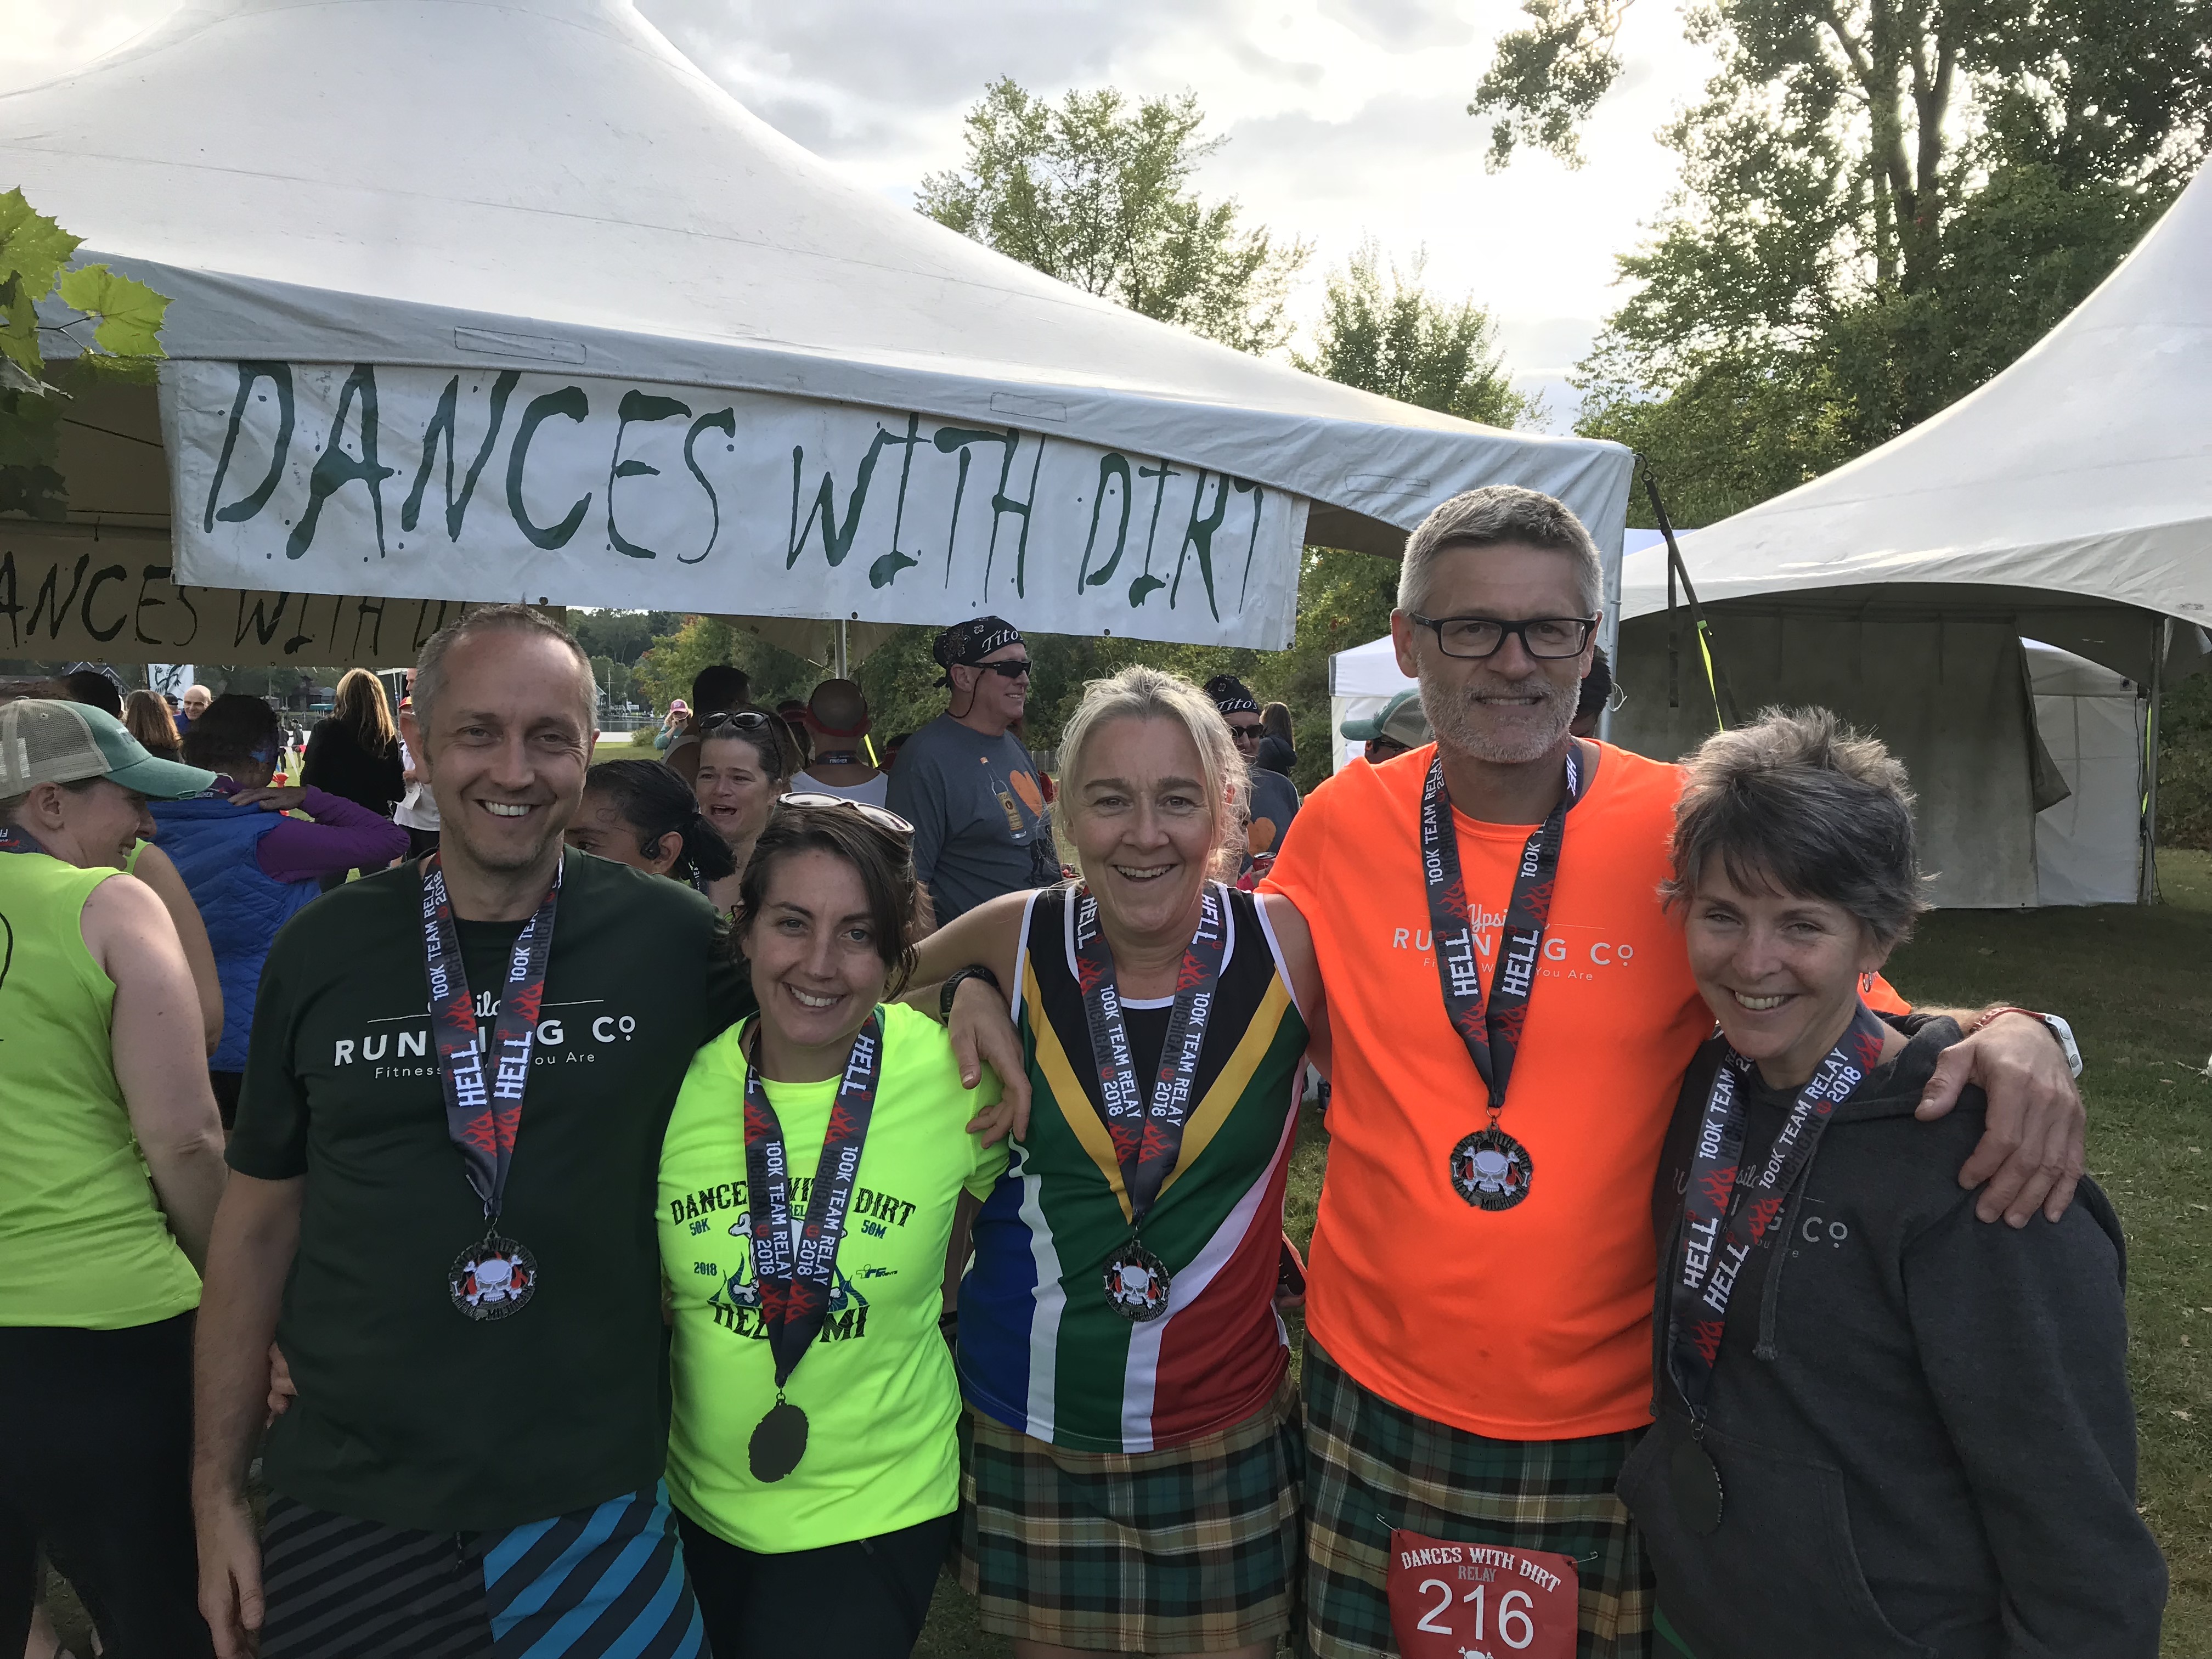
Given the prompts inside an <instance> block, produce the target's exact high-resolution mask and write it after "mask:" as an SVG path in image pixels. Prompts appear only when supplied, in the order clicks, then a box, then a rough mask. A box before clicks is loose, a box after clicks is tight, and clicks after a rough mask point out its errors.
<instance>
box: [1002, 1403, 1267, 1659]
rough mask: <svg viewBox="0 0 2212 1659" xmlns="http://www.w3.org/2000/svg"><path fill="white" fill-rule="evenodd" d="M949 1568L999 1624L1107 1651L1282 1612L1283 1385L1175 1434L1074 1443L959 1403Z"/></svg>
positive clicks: (1148, 1648) (1262, 1622)
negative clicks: (1118, 1447) (1111, 1448)
mask: <svg viewBox="0 0 2212 1659" xmlns="http://www.w3.org/2000/svg"><path fill="white" fill-rule="evenodd" d="M960 1439H961V1466H962V1467H961V1479H960V1486H961V1498H962V1499H963V1502H962V1503H961V1505H960V1529H959V1534H958V1537H959V1557H960V1582H961V1583H962V1584H963V1585H964V1586H965V1587H966V1588H967V1589H969V1591H970V1592H971V1593H972V1594H973V1595H975V1597H976V1599H977V1600H978V1601H979V1602H980V1603H981V1613H980V1615H979V1617H980V1622H981V1625H982V1626H983V1628H984V1629H985V1630H987V1631H990V1632H994V1633H995V1634H998V1635H1000V1636H1012V1637H1018V1638H1023V1639H1025V1640H1028V1641H1031V1642H1044V1643H1050V1644H1054V1645H1057V1646H1060V1647H1068V1648H1092V1649H1103V1650H1107V1651H1109V1652H1119V1653H1214V1652H1218V1651H1220V1650H1223V1649H1225V1648H1236V1647H1242V1646H1243V1645H1245V1644H1248V1643H1252V1642H1261V1641H1267V1642H1272V1641H1274V1640H1276V1639H1277V1638H1280V1637H1282V1636H1284V1635H1286V1634H1287V1633H1288V1632H1289V1631H1290V1628H1291V1595H1292V1592H1293V1589H1294V1588H1295V1585H1296V1583H1297V1525H1298V1464H1299V1446H1298V1427H1297V1394H1296V1391H1295V1390H1294V1389H1293V1388H1292V1387H1291V1383H1290V1379H1289V1378H1288V1376H1285V1378H1284V1381H1283V1383H1282V1386H1281V1387H1280V1388H1279V1389H1277V1390H1276V1393H1275V1396H1274V1398H1273V1400H1271V1401H1269V1402H1268V1403H1267V1406H1266V1407H1263V1408H1262V1409H1261V1410H1260V1411H1259V1412H1257V1413H1255V1414H1254V1415H1253V1416H1251V1417H1249V1418H1247V1419H1245V1420H1244V1421H1243V1422H1242V1423H1239V1424H1237V1425H1235V1426H1234V1427H1231V1428H1228V1429H1225V1430H1223V1431H1221V1432H1219V1433H1218V1434H1211V1435H1207V1436H1206V1437H1203V1438H1201V1439H1198V1440H1194V1441H1191V1442H1189V1443H1188V1444H1185V1445H1181V1446H1171V1447H1169V1448H1167V1449H1164V1450H1162V1451H1155V1452H1139V1453H1113V1452H1075V1451H1069V1450H1066V1449H1064V1448H1062V1447H1058V1446H1051V1445H1047V1444H1046V1443H1044V1442H1042V1441H1041V1440H1033V1439H1031V1438H1030V1437H1029V1436H1027V1435H1024V1434H1020V1433H1018V1432H1016V1431H1014V1430H1012V1429H1010V1428H1008V1427H1006V1425H1004V1424H1003V1423H1000V1422H999V1421H998V1420H997V1419H994V1418H991V1417H987V1416H985V1415H983V1414H982V1413H980V1412H977V1411H975V1410H974V1409H972V1408H971V1409H970V1410H969V1413H968V1414H967V1417H966V1419H964V1421H963V1424H962V1425H961V1435H960Z"/></svg>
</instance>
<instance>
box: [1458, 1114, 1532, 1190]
mask: <svg viewBox="0 0 2212 1659" xmlns="http://www.w3.org/2000/svg"><path fill="white" fill-rule="evenodd" d="M1535 1174H1536V1163H1535V1160H1534V1158H1530V1157H1529V1156H1528V1148H1527V1147H1526V1146H1522V1144H1521V1143H1520V1142H1519V1141H1517V1140H1516V1139H1514V1138H1513V1137H1512V1136H1511V1135H1509V1134H1507V1133H1505V1131H1504V1130H1503V1129H1501V1128H1499V1127H1498V1126H1497V1125H1495V1124H1492V1126H1491V1127H1488V1128H1486V1129H1477V1130H1476V1131H1475V1132H1474V1133H1473V1134H1471V1135H1466V1136H1463V1137H1462V1139H1461V1140H1460V1143H1459V1145H1458V1146H1455V1147H1453V1148H1452V1150H1451V1184H1452V1190H1453V1191H1454V1192H1455V1193H1457V1194H1459V1195H1460V1196H1461V1197H1462V1198H1463V1199H1465V1200H1467V1201H1468V1203H1470V1204H1472V1205H1474V1207H1475V1208H1477V1209H1478V1210H1510V1209H1511V1208H1512V1207H1513V1206H1515V1205H1516V1204H1518V1203H1519V1202H1520V1201H1521V1200H1522V1199H1524V1198H1526V1197H1528V1186H1529V1183H1530V1182H1532V1181H1533V1180H1534V1178H1535Z"/></svg>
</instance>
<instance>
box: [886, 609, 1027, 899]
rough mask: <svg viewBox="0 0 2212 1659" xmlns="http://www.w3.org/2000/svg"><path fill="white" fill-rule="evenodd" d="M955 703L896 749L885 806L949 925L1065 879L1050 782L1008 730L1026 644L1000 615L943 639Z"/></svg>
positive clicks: (1016, 714) (1021, 685) (1020, 699)
mask: <svg viewBox="0 0 2212 1659" xmlns="http://www.w3.org/2000/svg"><path fill="white" fill-rule="evenodd" d="M934 654H935V656H936V658H937V662H938V665H939V667H940V668H942V669H944V670H945V674H944V677H943V678H941V679H939V681H938V684H939V685H945V686H950V687H951V690H952V699H951V707H950V708H948V709H947V710H946V712H945V713H944V714H940V715H939V716H938V717H937V718H936V719H935V720H932V721H930V723H929V724H928V725H927V726H923V727H922V728H921V730H920V731H919V732H915V734H914V735H913V736H912V737H910V738H908V739H907V740H906V743H905V745H904V746H903V747H902V748H901V749H900V750H899V756H898V763H897V765H896V766H895V767H893V768H892V769H891V775H890V780H891V783H890V799H889V800H888V802H887V805H889V806H890V810H891V811H894V812H896V813H897V814H898V815H899V816H900V817H903V818H905V819H906V820H907V821H908V823H912V824H913V825H914V864H915V873H916V874H917V875H919V876H920V877H921V881H922V884H923V885H924V886H926V887H927V888H928V889H929V894H930V897H931V899H932V900H933V901H934V902H935V904H936V906H937V919H938V921H939V922H947V921H951V920H952V918H953V917H955V916H957V915H960V914H961V913H962V912H963V911H967V910H972V909H974V908H975V907H976V906H977V905H979V904H981V903H982V902H983V901H984V900H986V899H990V898H996V897H997V896H999V895H1000V894H1001V893H1012V892H1018V891H1019V890H1022V889H1024V888H1030V887H1047V886H1049V885H1051V884H1053V883H1054V882H1055V881H1058V880H1059V879H1060V854H1059V851H1058V849H1057V848H1055V847H1054V842H1053V838H1052V814H1051V811H1050V809H1048V807H1047V806H1046V805H1045V798H1044V782H1043V780H1042V779H1041V778H1039V777H1038V776H1037V772H1036V766H1035V764H1034V763H1032V762H1031V761H1030V753H1029V750H1027V749H1026V748H1024V746H1023V744H1022V740H1021V739H1020V738H1018V737H1017V736H1015V735H1014V733H1013V732H1012V730H1011V729H1010V728H1011V727H1012V726H1013V723H1014V722H1015V721H1016V720H1019V719H1020V718H1021V717H1022V711H1023V710H1024V708H1026V707H1027V706H1028V703H1029V694H1030V682H1029V673H1030V653H1029V647H1028V646H1026V645H1025V644H1024V643H1023V642H1022V636H1021V633H1020V631H1019V630H1018V629H1016V628H1015V627H1014V625H1013V624H1012V623H1008V622H1006V621H1003V620H1001V619H1000V618H999V617H976V618H975V619H974V620H973V621H972V622H964V623H960V624H958V625H957V627H953V628H948V629H945V631H944V632H943V633H941V634H939V635H938V636H937V644H936V646H935V647H934Z"/></svg>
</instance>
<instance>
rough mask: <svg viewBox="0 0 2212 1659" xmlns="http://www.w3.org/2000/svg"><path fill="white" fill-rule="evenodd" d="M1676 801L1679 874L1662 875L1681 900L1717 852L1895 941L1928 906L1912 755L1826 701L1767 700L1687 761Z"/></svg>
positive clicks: (1740, 872) (1666, 895)
mask: <svg viewBox="0 0 2212 1659" xmlns="http://www.w3.org/2000/svg"><path fill="white" fill-rule="evenodd" d="M1682 764H1683V769H1684V770H1685V771H1686V773H1687V775H1688V776H1687V780H1686V783H1685V785H1684V787H1683V790H1682V793H1681V798H1680V799H1679V800H1677V801H1676V802H1675V804H1674V873H1673V874H1672V875H1671V876H1669V877H1668V878H1667V880H1665V881H1664V882H1662V883H1661V884H1660V888H1659V891H1660V895H1661V896H1662V898H1663V899H1664V900H1665V901H1666V902H1667V904H1668V907H1669V908H1674V909H1676V910H1680V909H1681V908H1684V907H1686V905H1687V904H1688V903H1689V902H1690V900H1691V898H1692V896H1693V895H1694V894H1695V893H1696V892H1697V889H1698V882H1699V878H1700V877H1701V876H1702V875H1703V874H1704V873H1705V870H1706V868H1707V867H1708V866H1710V865H1711V864H1712V863H1714V862H1715V861H1716V860H1717V861H1718V862H1719V864H1720V865H1721V866H1722V868H1723V869H1724V870H1726V871H1727V872H1728V877H1729V880H1730V881H1732V882H1734V883H1735V884H1736V886H1737V887H1739V888H1741V889H1742V890H1745V891H1747V892H1757V891H1770V892H1771V891H1777V890H1778V891H1781V892H1784V893H1792V894H1802V896H1805V897H1807V898H1816V899H1825V900H1826V901H1827V902H1829V903H1832V904H1836V905H1840V906H1841V907H1842V908H1844V909H1845V910H1847V911H1849V912H1850V914H1851V915H1854V916H1856V917H1857V919H1858V921H1860V923H1861V924H1862V925H1863V927H1865V928H1866V930H1867V932H1868V933H1869V934H1870V935H1872V936H1873V939H1874V940H1875V943H1876V944H1877V945H1881V946H1883V947H1884V948H1887V947H1888V946H1891V945H1897V944H1899V943H1901V942H1902V941H1903V940H1904V939H1906V938H1907V937H1908V936H1910V934H1911V932H1912V921H1913V918H1914V917H1915V916H1917V915H1919V914H1920V913H1921V912H1922V911H1923V910H1924V909H1926V908H1928V905H1927V902H1926V901H1925V900H1924V899H1923V897H1922V896H1921V890H1922V882H1921V876H1920V866H1919V863H1918V860H1917V857H1916V855H1915V852H1914V846H1913V831H1912V789H1911V785H1910V784H1909V783H1907V781H1905V764H1904V763H1903V762H1901V761H1899V760H1898V759H1897V758H1896V757H1894V756H1893V755H1892V754H1891V753H1890V752H1889V750H1888V749H1887V747H1886V746H1885V745H1884V744H1883V743H1882V741H1881V738H1869V737H1863V736H1861V735H1860V734H1859V733H1858V732H1854V731H1853V730H1852V729H1851V728H1850V726H1846V725H1844V723H1843V722H1842V721H1841V720H1838V719H1837V718H1836V716H1835V715H1833V714H1831V713H1829V712H1828V710H1826V709H1825V708H1767V709H1764V710H1762V711H1760V714H1759V718H1758V719H1757V720H1753V721H1752V723H1751V724H1750V725H1748V726H1738V727H1737V728H1736V729H1735V731H1733V732H1716V733H1715V734H1714V735H1713V736H1711V737H1710V738H1706V739H1705V742H1703V743H1701V744H1699V745H1698V747H1697V748H1696V750H1693V751H1692V753H1691V754H1690V755H1689V757H1687V758H1686V760H1685V761H1684V762H1683V763H1682Z"/></svg>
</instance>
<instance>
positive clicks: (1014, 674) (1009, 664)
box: [969, 657, 1030, 680]
mask: <svg viewBox="0 0 2212 1659" xmlns="http://www.w3.org/2000/svg"><path fill="white" fill-rule="evenodd" d="M969 667H970V668H987V669H989V670H990V671H991V672H993V673H994V674H1003V675H1005V676H1006V678H1008V679H1010V680H1018V679H1019V678H1021V677H1022V676H1023V675H1024V674H1026V673H1028V672H1029V671H1030V659H1028V658H1027V657H1022V658H1018V659H1011V660H1009V661H1006V662H976V663H970V664H969Z"/></svg>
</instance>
